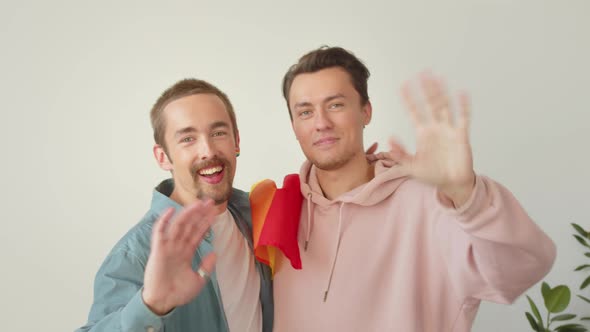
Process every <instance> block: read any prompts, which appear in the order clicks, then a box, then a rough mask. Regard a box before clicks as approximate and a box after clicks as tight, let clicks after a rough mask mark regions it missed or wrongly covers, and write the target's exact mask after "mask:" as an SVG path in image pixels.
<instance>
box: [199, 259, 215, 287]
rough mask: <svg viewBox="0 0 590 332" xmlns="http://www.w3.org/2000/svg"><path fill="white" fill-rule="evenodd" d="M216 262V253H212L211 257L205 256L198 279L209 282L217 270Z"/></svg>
mask: <svg viewBox="0 0 590 332" xmlns="http://www.w3.org/2000/svg"><path fill="white" fill-rule="evenodd" d="M216 262H217V256H216V255H215V253H210V254H209V255H207V256H205V257H204V258H203V260H202V261H201V265H200V266H199V268H198V269H197V274H198V278H201V279H205V280H204V281H205V282H207V279H209V278H210V277H211V274H212V273H213V271H214V270H215V263H216Z"/></svg>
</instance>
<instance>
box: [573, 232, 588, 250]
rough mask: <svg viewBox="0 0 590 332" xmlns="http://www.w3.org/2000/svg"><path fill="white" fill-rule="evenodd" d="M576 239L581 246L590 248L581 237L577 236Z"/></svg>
mask: <svg viewBox="0 0 590 332" xmlns="http://www.w3.org/2000/svg"><path fill="white" fill-rule="evenodd" d="M574 237H575V238H576V240H578V242H580V244H581V245H583V246H584V247H586V248H590V245H588V243H587V242H586V241H585V240H584V239H583V238H582V237H581V236H579V235H575V234H574Z"/></svg>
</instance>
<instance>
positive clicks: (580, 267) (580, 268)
mask: <svg viewBox="0 0 590 332" xmlns="http://www.w3.org/2000/svg"><path fill="white" fill-rule="evenodd" d="M587 267H590V264H584V265H580V266H578V267H577V268H576V269H575V270H574V271H581V270H583V269H585V268H587Z"/></svg>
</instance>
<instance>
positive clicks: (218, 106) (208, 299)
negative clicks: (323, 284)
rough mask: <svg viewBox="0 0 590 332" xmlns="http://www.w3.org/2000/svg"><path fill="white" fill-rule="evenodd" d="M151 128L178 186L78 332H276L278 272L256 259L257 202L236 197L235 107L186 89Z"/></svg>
mask: <svg viewBox="0 0 590 332" xmlns="http://www.w3.org/2000/svg"><path fill="white" fill-rule="evenodd" d="M151 120H152V126H153V129H154V139H155V142H156V144H155V145H154V156H155V158H156V160H157V162H158V164H159V165H160V167H161V168H162V169H164V170H166V171H170V172H171V174H172V179H168V180H165V181H163V182H162V183H160V184H159V185H158V186H157V187H156V188H155V190H154V193H153V197H152V204H151V208H150V210H149V211H148V213H147V214H146V215H145V217H144V218H143V219H142V220H141V221H140V222H139V223H138V224H137V225H136V226H134V227H133V228H132V229H131V230H130V231H129V232H128V233H127V234H126V235H125V236H124V237H123V238H122V239H121V240H120V241H119V242H118V243H117V244H116V245H115V247H114V248H113V249H112V251H111V252H110V254H109V255H108V256H107V258H106V259H105V261H104V263H103V264H102V266H101V267H100V269H99V271H98V273H97V275H96V279H95V284H94V302H93V304H92V308H91V309H90V314H89V317H88V323H87V324H86V325H85V326H83V327H81V328H80V329H78V330H77V331H142V332H144V331H154V332H155V331H166V332H170V331H208V332H211V331H230V330H231V331H256V332H260V331H265V332H266V331H268V332H270V331H272V322H273V303H272V299H273V295H272V283H271V279H270V270H269V269H268V267H267V266H265V265H262V264H260V263H259V262H258V261H256V260H255V259H254V255H253V249H252V248H253V245H252V222H251V216H250V205H249V202H248V195H247V193H245V192H242V191H240V190H237V189H234V188H232V183H233V178H234V174H235V170H236V157H237V156H238V155H239V134H238V129H237V124H236V118H235V114H234V111H233V107H232V105H231V103H230V101H229V99H228V98H227V96H226V95H225V94H224V93H223V92H221V91H220V90H219V89H217V88H216V87H215V86H213V85H211V84H209V83H207V82H205V81H201V80H195V79H187V80H182V81H179V82H177V83H176V84H175V85H173V86H172V87H170V88H169V89H168V90H166V91H165V92H164V93H163V94H162V96H161V97H160V98H159V99H158V101H157V102H156V103H155V105H154V107H153V108H152V111H151ZM214 268H215V270H214Z"/></svg>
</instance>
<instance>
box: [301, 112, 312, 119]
mask: <svg viewBox="0 0 590 332" xmlns="http://www.w3.org/2000/svg"><path fill="white" fill-rule="evenodd" d="M310 115H311V111H310V110H306V111H301V112H299V116H300V117H302V118H306V117H309V116H310Z"/></svg>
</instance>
